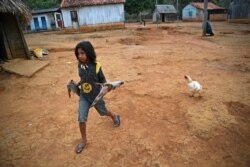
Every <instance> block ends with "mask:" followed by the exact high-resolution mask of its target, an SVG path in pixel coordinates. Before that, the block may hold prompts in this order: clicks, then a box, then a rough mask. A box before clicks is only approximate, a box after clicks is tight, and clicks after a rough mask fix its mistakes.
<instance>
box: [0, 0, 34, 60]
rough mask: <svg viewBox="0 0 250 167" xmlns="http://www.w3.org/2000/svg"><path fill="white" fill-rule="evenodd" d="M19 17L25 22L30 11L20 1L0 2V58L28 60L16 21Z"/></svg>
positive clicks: (5, 0)
mask: <svg viewBox="0 0 250 167" xmlns="http://www.w3.org/2000/svg"><path fill="white" fill-rule="evenodd" d="M21 17H22V18H24V19H26V20H28V19H29V18H30V11H29V9H28V8H27V7H26V6H25V4H24V3H23V2H22V1H21V0H1V1H0V46H1V47H0V49H1V50H0V51H1V52H0V56H1V58H4V59H13V58H26V59H29V58H30V57H29V56H30V55H29V51H28V47H27V44H26V41H25V39H24V35H23V32H22V30H21V28H20V23H19V19H18V18H21Z"/></svg>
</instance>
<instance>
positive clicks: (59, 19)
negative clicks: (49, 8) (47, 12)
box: [55, 13, 63, 28]
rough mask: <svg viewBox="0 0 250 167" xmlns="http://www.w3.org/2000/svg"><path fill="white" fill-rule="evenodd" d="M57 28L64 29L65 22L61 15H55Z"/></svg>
mask: <svg viewBox="0 0 250 167" xmlns="http://www.w3.org/2000/svg"><path fill="white" fill-rule="evenodd" d="M55 18H56V26H57V28H63V21H62V15H61V13H55Z"/></svg>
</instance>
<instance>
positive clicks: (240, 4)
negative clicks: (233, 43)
mask: <svg viewBox="0 0 250 167" xmlns="http://www.w3.org/2000/svg"><path fill="white" fill-rule="evenodd" d="M229 19H248V20H249V19H250V1H249V0H233V1H232V2H231V3H230V6H229Z"/></svg>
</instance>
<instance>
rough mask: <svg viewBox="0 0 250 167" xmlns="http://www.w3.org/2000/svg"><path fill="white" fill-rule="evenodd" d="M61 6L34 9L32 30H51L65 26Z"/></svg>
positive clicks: (31, 23)
mask: <svg viewBox="0 0 250 167" xmlns="http://www.w3.org/2000/svg"><path fill="white" fill-rule="evenodd" d="M62 24H63V21H62V15H61V11H60V9H59V8H50V9H40V10H32V19H31V21H30V30H31V31H40V30H51V29H58V28H62V27H63V25H62Z"/></svg>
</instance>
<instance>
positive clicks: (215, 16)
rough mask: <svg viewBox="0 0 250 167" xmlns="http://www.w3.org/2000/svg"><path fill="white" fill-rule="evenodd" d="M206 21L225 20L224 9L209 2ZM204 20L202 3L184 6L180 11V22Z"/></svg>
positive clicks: (225, 12) (225, 13)
mask: <svg viewBox="0 0 250 167" xmlns="http://www.w3.org/2000/svg"><path fill="white" fill-rule="evenodd" d="M207 9H208V20H211V21H215V20H216V21H222V20H227V11H226V9H225V8H222V7H220V6H217V5H215V4H213V3H211V2H209V3H208V6H207ZM203 19H204V3H203V2H195V3H190V4H188V5H187V6H185V7H184V8H183V10H182V20H184V21H201V20H203Z"/></svg>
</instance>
